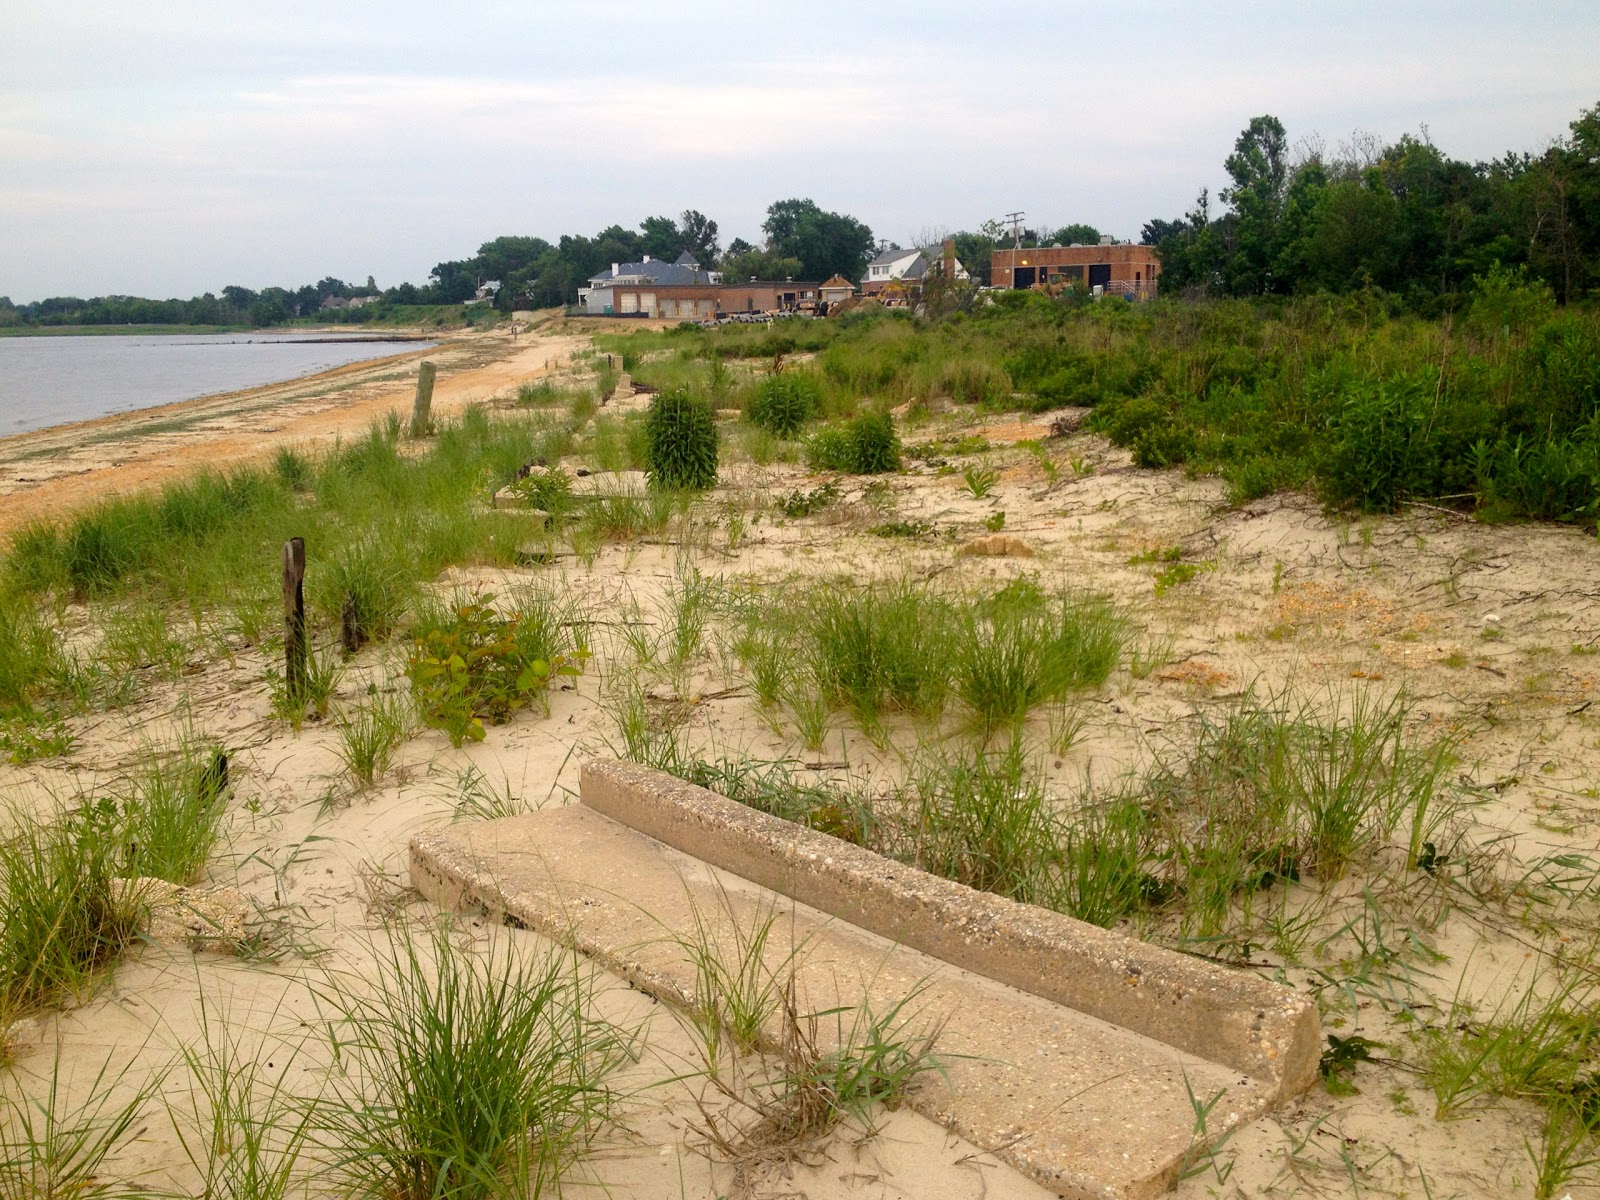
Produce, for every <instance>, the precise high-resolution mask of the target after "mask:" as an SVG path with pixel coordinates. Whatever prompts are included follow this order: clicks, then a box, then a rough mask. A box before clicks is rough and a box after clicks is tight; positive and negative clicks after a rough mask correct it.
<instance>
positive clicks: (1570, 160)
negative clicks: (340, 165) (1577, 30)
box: [0, 104, 1600, 327]
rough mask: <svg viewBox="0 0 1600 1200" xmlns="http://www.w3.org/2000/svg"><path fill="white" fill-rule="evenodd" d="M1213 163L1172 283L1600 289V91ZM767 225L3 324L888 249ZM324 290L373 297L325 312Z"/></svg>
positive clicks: (288, 315) (1165, 223)
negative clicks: (654, 263)
mask: <svg viewBox="0 0 1600 1200" xmlns="http://www.w3.org/2000/svg"><path fill="white" fill-rule="evenodd" d="M1223 165H1224V169H1225V170H1226V171H1227V174H1228V177H1229V180H1230V183H1229V184H1228V186H1226V187H1224V188H1223V189H1222V190H1221V191H1220V192H1218V193H1217V195H1216V198H1215V200H1213V198H1212V196H1211V194H1210V192H1209V191H1208V190H1204V189H1203V190H1201V191H1200V193H1199V194H1198V197H1197V199H1196V201H1195V203H1194V206H1193V207H1192V208H1191V209H1190V210H1189V211H1188V212H1186V213H1184V214H1182V215H1180V216H1173V217H1153V218H1152V219H1150V220H1149V221H1147V222H1146V223H1145V224H1144V226H1143V228H1142V231H1141V241H1143V242H1144V243H1145V244H1147V245H1153V246H1155V247H1156V248H1157V252H1158V254H1159V256H1160V259H1161V264H1162V276H1161V282H1162V290H1163V292H1164V293H1165V294H1166V295H1169V296H1170V295H1173V294H1180V295H1186V296H1191V297H1195V298H1200V297H1205V296H1217V297H1223V296H1229V297H1248V296H1260V295H1289V294H1299V293H1307V292H1332V293H1340V292H1349V291H1357V290H1362V289H1374V290H1378V291H1382V292H1384V293H1386V294H1388V295H1390V296H1392V297H1394V298H1395V299H1396V300H1398V301H1400V302H1402V303H1404V304H1405V305H1406V306H1408V307H1410V308H1412V309H1414V310H1416V311H1418V312H1421V313H1425V314H1427V313H1435V312H1440V311H1444V310H1447V309H1449V308H1450V307H1452V299H1453V298H1454V297H1456V296H1458V295H1460V294H1461V293H1462V292H1463V290H1464V289H1466V288H1467V287H1468V285H1470V283H1471V281H1472V280H1473V279H1474V278H1477V277H1480V276H1483V275H1485V274H1487V273H1488V272H1489V271H1490V270H1491V269H1492V268H1494V267H1495V266H1497V265H1498V266H1500V267H1508V268H1513V269H1518V270H1524V271H1526V272H1527V273H1528V275H1529V276H1530V277H1532V278H1534V279H1537V280H1538V281H1540V282H1542V283H1544V284H1545V285H1547V286H1548V287H1549V288H1550V290H1551V291H1552V293H1553V294H1554V295H1555V297H1556V299H1557V300H1558V301H1559V302H1561V303H1566V302H1568V301H1573V300H1582V299H1587V298H1591V297H1592V296H1593V295H1594V294H1595V293H1596V291H1597V289H1600V104H1597V105H1595V106H1594V107H1591V108H1588V109H1585V110H1583V111H1582V112H1580V113H1579V115H1578V117H1577V118H1576V119H1575V120H1574V121H1573V122H1572V123H1571V125H1570V126H1569V128H1568V132H1567V134H1566V135H1564V136H1562V137H1559V138H1557V139H1556V140H1555V141H1553V142H1552V143H1551V144H1550V146H1549V147H1548V148H1547V149H1546V150H1544V151H1543V152H1542V153H1539V154H1531V153H1525V152H1524V153H1508V154H1506V155H1505V156H1503V157H1502V158H1499V159H1496V160H1494V161H1492V162H1478V163H1467V162H1463V161H1461V160H1457V159H1452V158H1450V157H1449V156H1448V155H1447V154H1446V153H1445V152H1444V151H1443V150H1441V149H1440V148H1438V147H1436V146H1434V145H1433V144H1432V142H1431V141H1429V140H1428V139H1427V137H1426V135H1425V133H1424V136H1422V137H1417V136H1413V135H1410V134H1407V135H1405V136H1402V137H1401V138H1399V139H1398V140H1397V141H1394V142H1392V143H1387V144H1386V143H1383V142H1382V141H1380V140H1379V139H1378V138H1376V137H1374V136H1370V135H1357V136H1355V137H1354V138H1352V139H1351V141H1350V142H1348V143H1346V144H1344V145H1341V146H1339V147H1338V148H1337V149H1335V150H1333V151H1330V150H1328V149H1327V147H1326V146H1325V145H1324V144H1322V143H1321V142H1320V140H1319V139H1317V138H1316V137H1314V136H1313V137H1310V138H1304V139H1302V140H1301V141H1299V142H1298V143H1293V144H1291V142H1290V135H1289V133H1288V131H1287V130H1285V128H1284V126H1283V124H1282V123H1281V122H1280V121H1279V120H1278V119H1277V118H1276V117H1272V116H1260V117H1256V118H1253V119H1252V120H1251V121H1250V122H1249V123H1248V125H1247V126H1246V127H1245V129H1244V130H1243V131H1242V132H1241V133H1240V135H1239V137H1238V139H1237V140H1236V141H1235V143H1234V147H1233V152H1232V153H1231V154H1229V155H1228V156H1227V157H1226V159H1225V160H1224V164H1223ZM762 232H763V233H764V234H765V238H766V240H765V243H764V244H763V245H761V246H755V245H752V244H751V243H749V242H746V241H744V240H743V239H740V238H735V239H734V240H733V241H732V242H730V243H729V244H728V245H727V246H726V247H723V246H722V245H721V243H720V241H719V234H718V228H717V223H716V221H715V220H713V219H711V218H710V217H708V216H706V215H705V214H703V213H701V212H699V211H697V210H695V209H688V210H686V211H685V212H683V213H682V214H680V215H679V216H678V217H677V218H673V217H669V216H650V217H646V218H645V219H644V220H643V221H642V222H641V223H640V225H639V228H638V229H637V230H631V229H626V228H624V227H622V226H620V225H611V226H609V227H607V228H605V229H602V230H600V231H599V232H598V233H596V234H594V235H592V236H587V235H582V234H564V235H562V236H560V237H559V238H557V240H556V241H554V242H551V241H548V240H546V239H545V238H542V237H529V236H503V237H497V238H495V239H493V240H492V241H489V242H485V243H484V244H483V245H482V246H480V247H479V248H478V251H477V253H476V254H475V255H473V256H471V257H469V258H464V259H456V260H450V261H446V262H441V263H439V264H437V265H436V266H435V267H434V268H433V270H432V271H431V272H430V273H429V277H428V281H427V282H426V283H423V284H412V283H402V284H398V285H396V286H392V287H389V288H386V289H380V288H379V287H378V286H377V284H376V282H375V280H374V279H373V278H372V277H371V276H368V277H367V280H366V282H365V283H364V284H352V283H347V282H345V281H344V280H341V279H337V278H335V277H332V276H328V277H325V278H323V279H321V280H319V281H317V282H316V283H310V284H304V285H302V286H299V287H295V288H281V287H267V288H262V289H260V290H259V291H257V290H253V289H250V288H246V287H241V286H239V285H236V284H233V285H229V286H227V287H224V288H222V289H221V291H220V293H211V292H207V293H205V294H203V295H200V296H195V297H192V298H191V299H188V300H181V299H176V298H173V299H165V300H156V299H146V298H143V297H138V296H100V297H95V298H93V299H81V298H78V297H73V296H60V297H52V298H50V299H45V300H39V301H34V302H32V303H27V304H21V305H17V304H13V303H12V302H11V301H10V299H9V298H6V297H3V296H0V326H24V325H32V326H51V325H123V324H138V325H249V326H255V327H265V326H272V325H281V324H284V323H287V322H289V321H292V320H295V319H297V318H301V319H303V318H309V317H317V318H318V319H320V320H323V321H330V322H355V323H363V322H366V321H370V320H373V319H375V318H380V317H382V316H383V314H384V313H385V312H386V311H387V310H388V309H390V308H391V307H393V306H396V305H454V304H461V303H463V302H465V301H468V300H471V299H472V298H473V297H474V295H475V294H476V293H477V291H478V289H479V286H480V285H481V284H483V283H485V282H488V281H495V282H498V283H499V284H500V288H499V290H498V292H497V293H496V294H495V297H494V303H495V305H496V307H498V308H500V309H501V310H503V311H510V310H511V309H513V308H522V307H533V308H546V307H555V306H559V305H564V304H571V303H573V302H574V301H575V300H576V299H577V291H578V288H579V287H580V286H582V285H583V284H584V283H585V282H587V280H588V279H589V277H590V276H592V275H594V274H596V273H598V272H600V271H603V270H605V269H606V268H607V267H608V266H610V265H611V264H612V263H620V262H638V261H640V260H641V259H643V258H644V257H646V256H649V257H651V258H657V259H666V260H669V261H670V260H672V259H675V258H677V257H679V256H680V255H681V254H682V253H684V252H685V251H687V252H688V253H689V254H690V255H691V256H692V257H693V258H694V259H695V260H696V261H697V262H698V263H699V264H700V265H701V266H702V267H704V268H707V269H720V270H721V271H723V272H724V273H725V275H726V276H727V277H728V278H736V279H743V278H748V277H751V276H755V277H759V278H768V279H782V278H794V279H812V280H816V281H821V280H823V279H826V278H828V277H829V276H832V275H835V274H838V275H843V276H844V277H845V278H847V279H851V280H856V279H859V278H860V276H861V274H862V272H863V270H864V269H865V266H866V263H867V262H868V261H869V260H870V259H871V258H872V256H873V255H874V254H875V253H878V252H880V251H882V250H885V249H889V248H893V243H890V242H888V241H885V240H882V239H878V238H875V237H874V235H873V232H872V230H871V229H870V228H869V227H868V226H867V225H866V224H864V223H863V222H861V221H860V220H858V219H856V218H855V217H852V216H850V215H848V214H844V213H834V212H826V211H824V210H822V209H821V208H819V207H818V206H817V205H816V204H815V203H814V202H813V201H811V200H808V199H800V198H795V199H788V200H780V201H777V202H776V203H774V204H772V205H771V206H770V207H769V208H768V210H767V216H766V220H765V221H764V222H763V224H762ZM945 237H951V238H953V239H954V240H955V243H956V252H957V255H958V256H959V257H960V259H961V261H962V262H963V263H965V264H966V266H967V267H968V269H969V270H970V271H971V272H972V275H973V278H974V280H975V281H976V282H977V283H980V284H984V283H987V282H988V274H989V255H990V252H991V251H992V250H993V249H995V248H996V247H997V246H1003V245H1009V244H1011V241H1012V233H1011V231H1009V230H1007V229H1005V228H1003V227H1002V226H1001V225H1000V224H999V223H998V222H994V221H990V222H986V223H985V224H984V225H982V226H980V227H979V228H978V229H976V230H960V231H952V230H948V229H945V228H940V227H930V228H929V229H926V230H924V231H923V232H922V234H921V235H919V238H918V240H919V241H923V242H927V243H932V242H936V241H938V240H941V239H942V238H945ZM1099 237H1100V231H1099V230H1097V229H1095V228H1094V227H1093V226H1090V225H1086V224H1082V223H1074V224H1069V225H1065V226H1062V227H1060V228H1059V229H1025V230H1023V231H1022V244H1023V245H1024V246H1039V245H1049V244H1052V243H1056V242H1060V243H1061V244H1063V245H1065V244H1070V243H1071V242H1094V241H1097V240H1098V239H1099ZM329 297H336V298H339V299H344V300H349V299H354V298H358V297H368V298H371V299H370V302H368V303H367V304H365V305H363V306H361V307H356V308H348V307H335V308H328V309H324V308H323V307H322V306H323V303H324V302H325V301H326V300H327V299H328V298H329Z"/></svg>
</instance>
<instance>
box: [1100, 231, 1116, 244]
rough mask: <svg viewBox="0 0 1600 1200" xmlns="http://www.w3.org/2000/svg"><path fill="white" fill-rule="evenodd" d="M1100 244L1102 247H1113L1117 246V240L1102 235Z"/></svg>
mask: <svg viewBox="0 0 1600 1200" xmlns="http://www.w3.org/2000/svg"><path fill="white" fill-rule="evenodd" d="M1100 244H1101V245H1102V246H1115V245H1116V244H1117V239H1116V238H1114V237H1112V236H1111V235H1110V234H1109V233H1102V234H1101V235H1100Z"/></svg>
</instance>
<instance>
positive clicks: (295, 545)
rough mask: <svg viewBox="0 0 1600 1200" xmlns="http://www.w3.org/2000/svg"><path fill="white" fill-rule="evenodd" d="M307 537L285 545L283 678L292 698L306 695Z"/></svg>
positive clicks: (297, 698) (299, 700)
mask: <svg viewBox="0 0 1600 1200" xmlns="http://www.w3.org/2000/svg"><path fill="white" fill-rule="evenodd" d="M305 580H306V540H305V539H304V538H297V537H296V538H290V539H289V540H288V541H287V542H285V543H284V544H283V680H284V684H285V688H286V691H287V692H288V695H289V698H290V699H291V700H293V701H296V702H299V703H304V702H305V698H306V591H305Z"/></svg>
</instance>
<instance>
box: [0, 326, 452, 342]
mask: <svg viewBox="0 0 1600 1200" xmlns="http://www.w3.org/2000/svg"><path fill="white" fill-rule="evenodd" d="M347 329H348V330H351V332H349V333H346V332H345V331H346V330H347ZM358 330H359V332H357V331H358ZM217 333H251V334H261V335H263V336H267V335H271V336H274V337H278V338H279V339H280V340H283V341H292V340H293V335H294V334H297V333H317V334H331V335H335V336H330V337H317V338H307V339H306V340H307V341H317V342H429V341H438V340H439V335H437V334H435V335H432V336H430V335H428V334H424V333H416V332H413V331H411V330H408V329H405V328H404V327H400V328H397V329H396V330H395V331H394V332H392V333H391V332H388V331H385V330H383V328H382V327H381V326H378V327H374V326H370V325H360V326H348V325H346V326H338V325H335V326H328V325H291V326H287V327H285V326H282V325H269V326H265V327H257V326H253V325H6V326H3V327H0V337H152V336H161V335H170V336H182V335H185V334H187V335H189V336H194V335H196V334H217Z"/></svg>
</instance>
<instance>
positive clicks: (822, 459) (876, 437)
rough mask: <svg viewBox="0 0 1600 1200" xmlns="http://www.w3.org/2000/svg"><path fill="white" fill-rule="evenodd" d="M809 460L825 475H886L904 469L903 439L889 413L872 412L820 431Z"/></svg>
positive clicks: (811, 444) (808, 448) (809, 449)
mask: <svg viewBox="0 0 1600 1200" xmlns="http://www.w3.org/2000/svg"><path fill="white" fill-rule="evenodd" d="M806 459H807V461H808V462H809V463H810V464H811V466H812V467H814V468H816V469H818V470H823V471H843V472H845V473H847V474H850V475H882V474H886V473H887V472H890V471H898V470H899V469H900V438H899V435H897V434H896V433H895V428H894V419H893V418H892V417H890V416H889V414H888V413H887V412H881V411H879V412H868V413H863V414H862V415H860V416H858V417H856V418H854V419H853V420H851V421H848V422H846V423H845V424H844V425H836V426H832V427H830V428H828V429H822V430H818V431H817V432H816V433H815V434H813V435H812V438H811V441H810V442H809V443H808V444H807V446H806Z"/></svg>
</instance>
